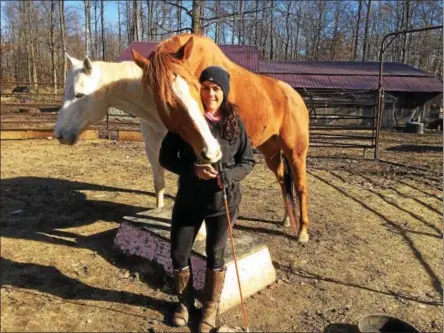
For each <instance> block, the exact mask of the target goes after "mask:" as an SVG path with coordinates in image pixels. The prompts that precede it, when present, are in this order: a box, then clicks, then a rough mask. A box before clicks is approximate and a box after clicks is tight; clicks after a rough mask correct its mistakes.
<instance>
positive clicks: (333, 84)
mask: <svg viewBox="0 0 444 333" xmlns="http://www.w3.org/2000/svg"><path fill="white" fill-rule="evenodd" d="M263 75H266V76H270V77H273V78H275V79H278V80H281V81H284V82H286V83H288V84H289V85H291V86H292V87H293V88H295V89H303V88H306V89H318V88H322V89H364V90H371V89H377V88H378V76H375V75H361V76H347V75H342V76H341V75H308V74H263ZM382 79H383V87H384V89H385V90H386V91H407V92H430V93H439V92H442V91H443V83H442V82H441V81H440V80H438V79H437V78H434V77H430V76H429V77H427V76H390V75H384V76H383V78H382Z"/></svg>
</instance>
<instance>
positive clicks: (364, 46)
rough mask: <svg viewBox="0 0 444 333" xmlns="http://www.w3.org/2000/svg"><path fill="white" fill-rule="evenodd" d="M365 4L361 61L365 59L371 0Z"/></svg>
mask: <svg viewBox="0 0 444 333" xmlns="http://www.w3.org/2000/svg"><path fill="white" fill-rule="evenodd" d="M366 5H367V16H366V18H365V30H364V45H363V48H362V61H365V60H366V58H367V43H368V41H367V38H368V25H369V20H370V10H371V7H372V0H368V4H366Z"/></svg>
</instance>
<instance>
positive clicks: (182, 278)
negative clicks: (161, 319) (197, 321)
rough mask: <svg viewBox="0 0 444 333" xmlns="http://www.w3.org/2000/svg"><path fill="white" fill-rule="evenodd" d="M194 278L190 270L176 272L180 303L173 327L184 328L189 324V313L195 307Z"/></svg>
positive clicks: (175, 277) (177, 293) (175, 312)
mask: <svg viewBox="0 0 444 333" xmlns="http://www.w3.org/2000/svg"><path fill="white" fill-rule="evenodd" d="M192 283H193V282H192V278H191V274H190V269H189V268H187V269H185V270H183V271H174V285H175V287H176V295H177V297H178V298H179V303H178V304H177V306H176V309H175V311H174V314H173V325H174V326H176V327H182V326H185V325H186V324H188V319H189V311H190V310H191V309H192V306H193V303H194V302H193V297H192V295H191V290H192Z"/></svg>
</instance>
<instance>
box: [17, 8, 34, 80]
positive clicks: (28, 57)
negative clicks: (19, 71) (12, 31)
mask: <svg viewBox="0 0 444 333" xmlns="http://www.w3.org/2000/svg"><path fill="white" fill-rule="evenodd" d="M19 6H20V7H19V8H20V11H21V14H20V16H21V17H20V25H21V26H24V29H26V28H27V25H28V17H29V16H28V7H29V6H28V4H27V3H22V4H19ZM26 30H27V29H26ZM24 36H25V46H26V48H25V51H26V64H27V66H26V81H27V82H32V67H31V43H30V41H29V37H30V36H29V34H28V33H25V34H24Z"/></svg>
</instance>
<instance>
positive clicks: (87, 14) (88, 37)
mask: <svg viewBox="0 0 444 333" xmlns="http://www.w3.org/2000/svg"><path fill="white" fill-rule="evenodd" d="M83 3H84V6H85V54H86V55H88V56H91V49H90V48H91V15H90V6H91V3H90V0H83Z"/></svg>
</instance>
